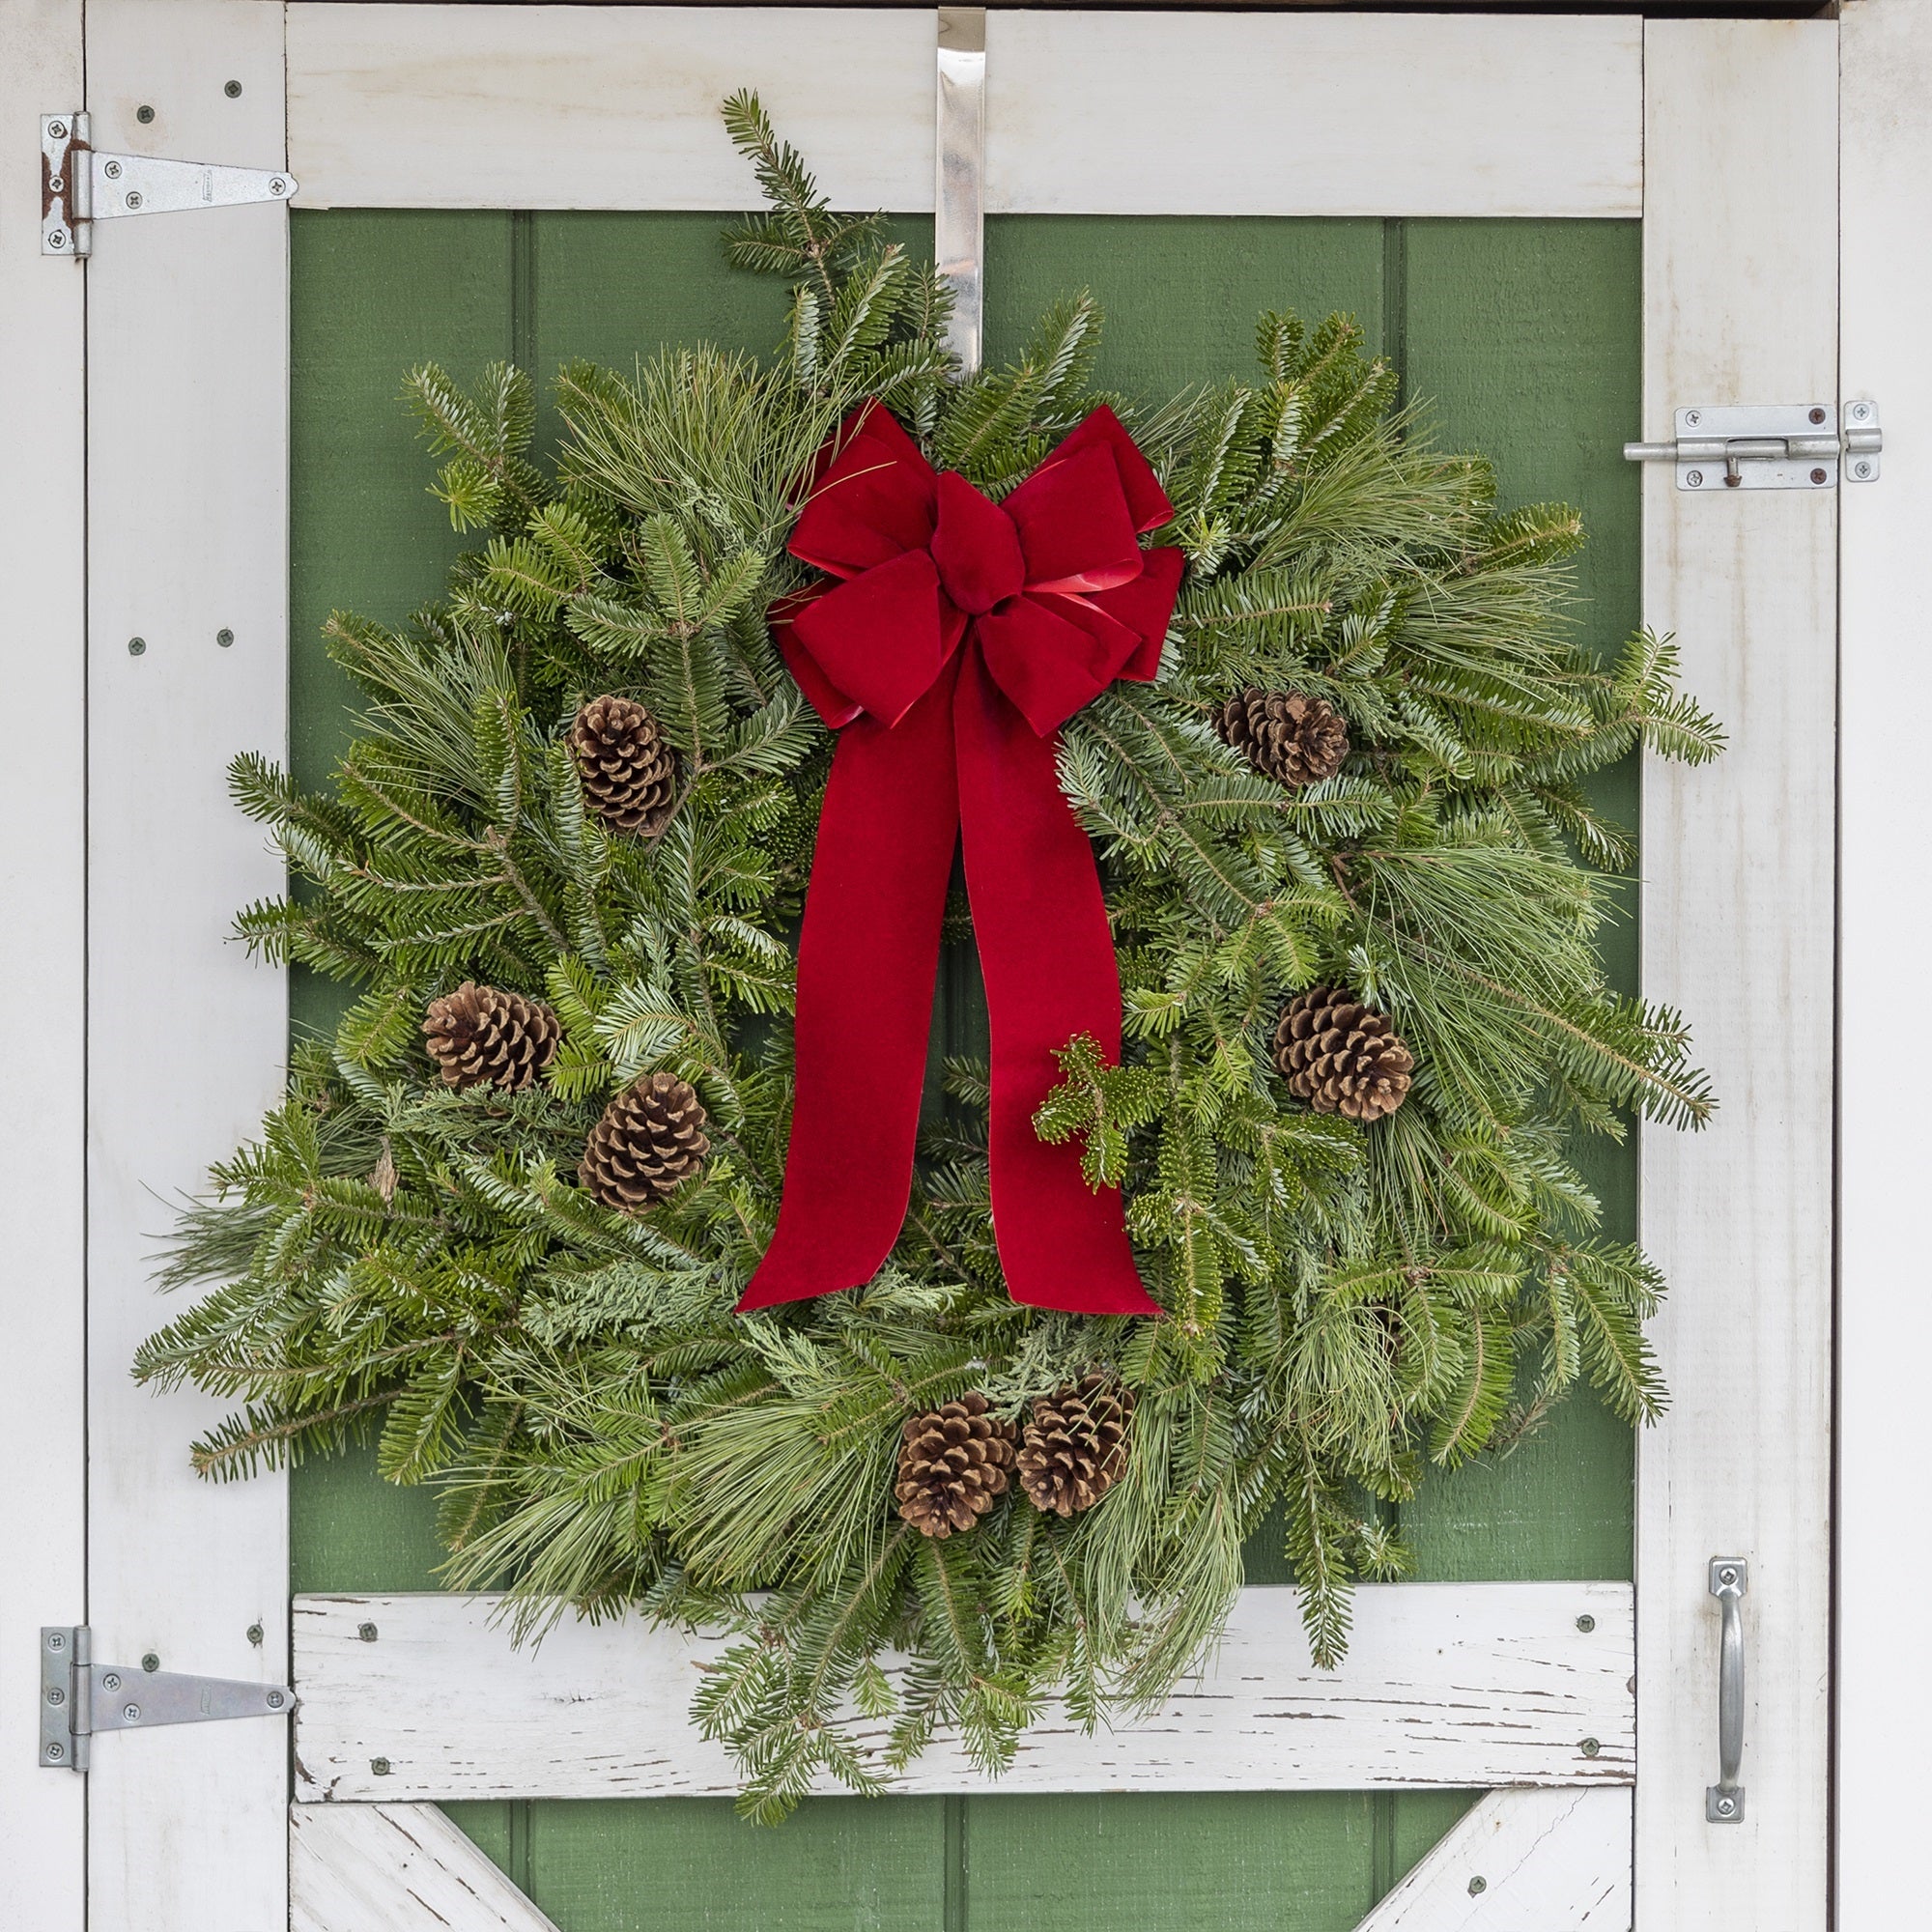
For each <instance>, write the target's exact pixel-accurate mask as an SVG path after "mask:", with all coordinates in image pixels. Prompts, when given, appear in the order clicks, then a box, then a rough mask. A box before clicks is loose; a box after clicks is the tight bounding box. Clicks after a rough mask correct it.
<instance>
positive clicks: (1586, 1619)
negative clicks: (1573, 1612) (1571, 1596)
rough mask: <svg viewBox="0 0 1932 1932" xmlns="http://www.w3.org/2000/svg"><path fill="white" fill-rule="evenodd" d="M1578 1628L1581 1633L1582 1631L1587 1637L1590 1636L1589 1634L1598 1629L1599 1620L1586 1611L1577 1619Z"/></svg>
mask: <svg viewBox="0 0 1932 1932" xmlns="http://www.w3.org/2000/svg"><path fill="white" fill-rule="evenodd" d="M1596 1628H1597V1620H1596V1618H1595V1617H1593V1616H1592V1615H1591V1614H1590V1613H1589V1611H1588V1610H1585V1611H1584V1612H1583V1614H1582V1615H1581V1616H1580V1617H1578V1618H1577V1629H1578V1630H1579V1631H1581V1632H1582V1633H1583V1634H1584V1635H1585V1636H1588V1635H1589V1634H1590V1633H1591V1632H1592V1631H1593V1630H1595V1629H1596Z"/></svg>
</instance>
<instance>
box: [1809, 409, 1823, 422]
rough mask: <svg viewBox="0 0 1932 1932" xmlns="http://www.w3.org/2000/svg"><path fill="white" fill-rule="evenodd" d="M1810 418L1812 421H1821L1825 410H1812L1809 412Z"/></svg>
mask: <svg viewBox="0 0 1932 1932" xmlns="http://www.w3.org/2000/svg"><path fill="white" fill-rule="evenodd" d="M1811 420H1812V421H1813V422H1814V423H1821V422H1823V421H1824V420H1825V412H1824V411H1823V410H1813V411H1812V412H1811Z"/></svg>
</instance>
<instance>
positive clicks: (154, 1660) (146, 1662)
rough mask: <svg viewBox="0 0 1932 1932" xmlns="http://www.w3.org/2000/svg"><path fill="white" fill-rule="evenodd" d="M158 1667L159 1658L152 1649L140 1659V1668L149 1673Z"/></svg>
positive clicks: (159, 1665) (159, 1663)
mask: <svg viewBox="0 0 1932 1932" xmlns="http://www.w3.org/2000/svg"><path fill="white" fill-rule="evenodd" d="M160 1667H161V1660H160V1659H159V1658H158V1657H156V1655H155V1653H154V1652H153V1651H152V1650H151V1651H149V1652H148V1654H147V1655H146V1656H145V1657H143V1658H142V1660H141V1668H142V1669H143V1670H146V1671H148V1672H150V1673H152V1672H154V1671H156V1670H158V1669H159V1668H160Z"/></svg>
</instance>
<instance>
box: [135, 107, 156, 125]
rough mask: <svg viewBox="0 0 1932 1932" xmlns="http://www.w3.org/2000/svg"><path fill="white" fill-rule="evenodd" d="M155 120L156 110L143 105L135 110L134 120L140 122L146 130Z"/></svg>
mask: <svg viewBox="0 0 1932 1932" xmlns="http://www.w3.org/2000/svg"><path fill="white" fill-rule="evenodd" d="M154 118H155V110H154V109H153V108H152V107H149V106H146V105H143V106H140V107H137V108H135V110H134V119H135V120H136V121H138V122H139V123H140V124H141V126H142V127H144V128H145V127H146V126H147V125H148V123H149V122H150V121H152V120H153V119H154Z"/></svg>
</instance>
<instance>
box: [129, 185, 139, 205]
mask: <svg viewBox="0 0 1932 1932" xmlns="http://www.w3.org/2000/svg"><path fill="white" fill-rule="evenodd" d="M140 205H141V190H140V189H139V188H129V189H128V207H129V208H139V207H140Z"/></svg>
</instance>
